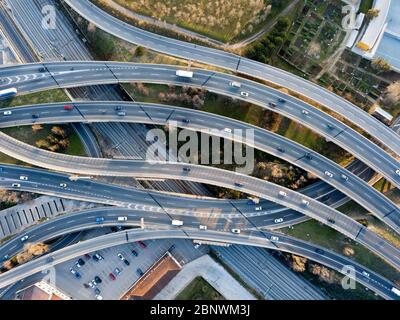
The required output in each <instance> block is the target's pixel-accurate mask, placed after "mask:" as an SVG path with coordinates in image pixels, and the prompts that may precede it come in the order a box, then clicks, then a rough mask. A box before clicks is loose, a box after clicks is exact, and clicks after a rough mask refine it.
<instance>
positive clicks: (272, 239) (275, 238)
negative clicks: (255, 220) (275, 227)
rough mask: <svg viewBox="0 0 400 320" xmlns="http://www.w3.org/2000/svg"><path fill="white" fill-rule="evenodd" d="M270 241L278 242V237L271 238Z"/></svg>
mask: <svg viewBox="0 0 400 320" xmlns="http://www.w3.org/2000/svg"><path fill="white" fill-rule="evenodd" d="M271 241H279V237H276V236H271Z"/></svg>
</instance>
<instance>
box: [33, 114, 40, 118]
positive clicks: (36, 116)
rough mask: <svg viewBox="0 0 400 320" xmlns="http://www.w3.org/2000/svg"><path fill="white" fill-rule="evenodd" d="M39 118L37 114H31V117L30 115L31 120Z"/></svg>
mask: <svg viewBox="0 0 400 320" xmlns="http://www.w3.org/2000/svg"><path fill="white" fill-rule="evenodd" d="M39 117H40V116H39V115H38V114H33V115H32V119H39Z"/></svg>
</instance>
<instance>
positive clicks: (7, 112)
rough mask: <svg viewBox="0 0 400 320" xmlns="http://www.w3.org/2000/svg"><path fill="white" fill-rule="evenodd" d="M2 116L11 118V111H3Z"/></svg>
mask: <svg viewBox="0 0 400 320" xmlns="http://www.w3.org/2000/svg"><path fill="white" fill-rule="evenodd" d="M3 115H5V116H11V115H12V111H4V112H3Z"/></svg>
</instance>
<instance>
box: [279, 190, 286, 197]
mask: <svg viewBox="0 0 400 320" xmlns="http://www.w3.org/2000/svg"><path fill="white" fill-rule="evenodd" d="M279 195H280V196H282V197H287V193H286V192H285V191H279Z"/></svg>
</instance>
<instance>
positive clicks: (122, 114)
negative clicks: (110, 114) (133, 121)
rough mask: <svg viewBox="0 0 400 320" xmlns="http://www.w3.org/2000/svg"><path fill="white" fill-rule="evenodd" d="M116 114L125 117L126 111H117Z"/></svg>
mask: <svg viewBox="0 0 400 320" xmlns="http://www.w3.org/2000/svg"><path fill="white" fill-rule="evenodd" d="M117 115H118V116H119V117H125V116H126V112H125V111H119V112H118V113H117Z"/></svg>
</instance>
